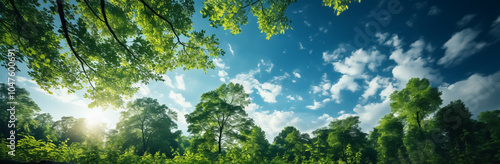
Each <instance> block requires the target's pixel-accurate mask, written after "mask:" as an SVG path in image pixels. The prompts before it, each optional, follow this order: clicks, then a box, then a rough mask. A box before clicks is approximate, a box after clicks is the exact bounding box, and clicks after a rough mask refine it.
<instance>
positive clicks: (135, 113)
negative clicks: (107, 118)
mask: <svg viewBox="0 0 500 164" xmlns="http://www.w3.org/2000/svg"><path fill="white" fill-rule="evenodd" d="M176 120H177V113H176V112H175V111H173V110H171V109H169V108H168V107H167V106H166V105H163V104H160V103H158V101H157V100H156V99H153V98H149V97H145V98H139V99H136V100H134V101H133V102H130V103H128V104H127V108H126V111H123V112H121V116H120V121H119V122H118V123H117V125H116V127H117V128H116V129H117V130H118V133H117V134H116V135H117V139H116V140H117V143H116V144H117V146H121V147H122V149H128V148H130V147H135V148H137V151H138V152H137V153H138V154H144V153H145V152H149V153H150V154H154V153H156V152H158V151H160V152H161V153H165V154H167V155H168V156H171V155H172V153H173V152H172V151H171V148H173V149H178V148H179V144H178V143H177V142H176V139H177V138H178V137H179V136H180V135H181V131H180V130H178V131H175V132H173V131H172V130H173V129H176V128H177V124H176V123H175V122H174V121H176Z"/></svg>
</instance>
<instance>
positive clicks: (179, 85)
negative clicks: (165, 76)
mask: <svg viewBox="0 0 500 164" xmlns="http://www.w3.org/2000/svg"><path fill="white" fill-rule="evenodd" d="M175 83H176V84H177V89H180V90H186V84H184V74H182V75H178V76H175Z"/></svg>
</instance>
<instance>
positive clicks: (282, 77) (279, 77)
mask: <svg viewBox="0 0 500 164" xmlns="http://www.w3.org/2000/svg"><path fill="white" fill-rule="evenodd" d="M288 77H290V74H288V73H287V72H285V73H284V74H283V75H281V76H274V77H273V81H283V80H285V79H286V78H288Z"/></svg>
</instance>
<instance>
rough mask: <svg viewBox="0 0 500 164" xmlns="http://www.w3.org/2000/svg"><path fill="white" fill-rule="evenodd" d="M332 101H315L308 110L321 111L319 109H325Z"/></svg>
mask: <svg viewBox="0 0 500 164" xmlns="http://www.w3.org/2000/svg"><path fill="white" fill-rule="evenodd" d="M330 101H331V99H329V98H326V99H324V100H323V101H316V100H314V102H313V104H312V105H307V106H306V108H308V109H311V110H316V109H319V108H323V107H324V106H325V105H326V103H328V102H330Z"/></svg>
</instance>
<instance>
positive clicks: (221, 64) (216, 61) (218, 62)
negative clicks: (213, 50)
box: [213, 58, 229, 69]
mask: <svg viewBox="0 0 500 164" xmlns="http://www.w3.org/2000/svg"><path fill="white" fill-rule="evenodd" d="M213 61H214V64H215V66H217V67H219V68H221V69H229V67H226V63H224V61H222V59H221V58H214V59H213Z"/></svg>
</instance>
